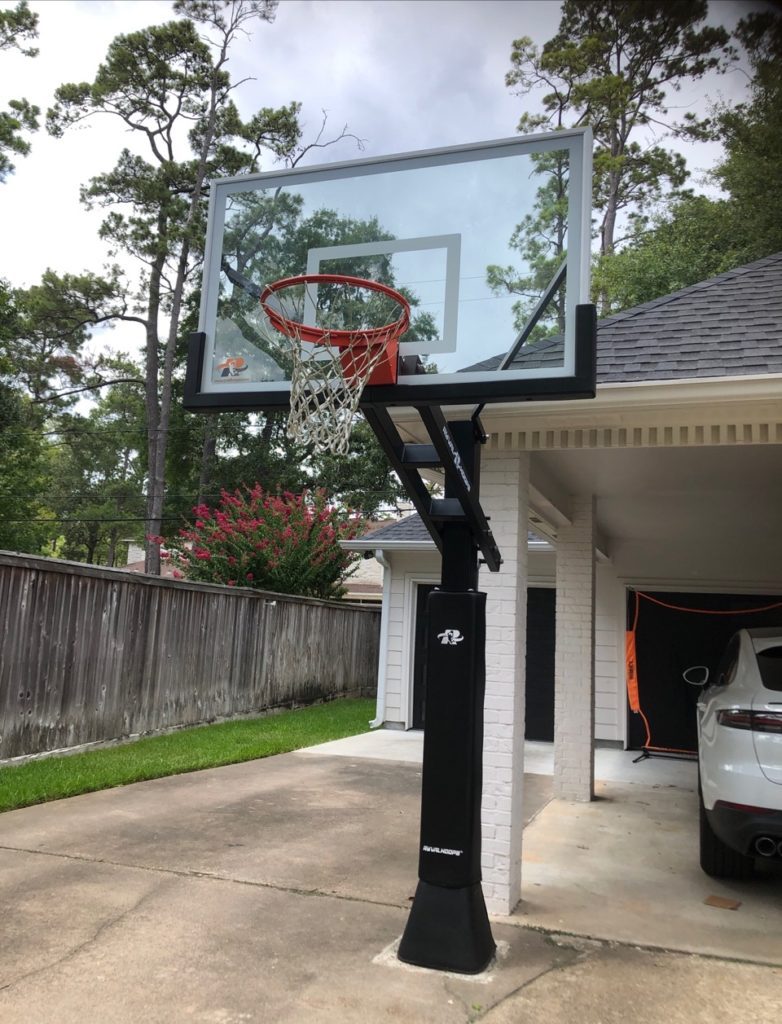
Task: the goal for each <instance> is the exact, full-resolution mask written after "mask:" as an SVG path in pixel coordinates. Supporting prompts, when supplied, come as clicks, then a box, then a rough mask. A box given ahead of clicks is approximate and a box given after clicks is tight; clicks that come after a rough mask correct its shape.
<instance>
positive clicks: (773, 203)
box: [715, 10, 782, 259]
mask: <svg viewBox="0 0 782 1024" xmlns="http://www.w3.org/2000/svg"><path fill="white" fill-rule="evenodd" d="M738 32H739V37H740V38H741V40H742V42H743V43H744V45H745V46H746V47H747V50H748V53H749V57H750V60H751V62H752V67H753V72H754V74H753V79H752V87H751V95H750V99H749V101H748V102H746V103H742V104H739V105H738V106H737V107H735V108H733V109H723V110H722V111H721V112H720V113H719V114H718V116H717V119H716V127H717V131H718V134H719V136H720V138H721V139H722V141H723V144H724V146H725V151H726V157H725V159H724V160H723V161H722V162H721V163H720V164H719V165H718V167H717V168H716V171H715V177H716V179H717V181H718V182H719V184H720V185H721V186H722V187H723V188H724V189H725V190H726V191H727V192H728V193H729V195H730V197H731V200H732V203H733V205H734V209H735V211H736V214H737V216H736V220H737V221H738V222H740V227H741V231H742V234H743V235H744V237H745V238H746V239H747V246H746V250H747V251H748V252H750V253H751V255H750V256H749V258H750V259H752V258H757V257H760V256H766V255H768V254H770V253H772V252H779V251H780V250H782V14H780V13H779V12H778V11H770V10H769V11H765V12H762V13H753V14H750V15H748V16H747V17H746V18H745V19H743V20H742V21H741V22H740V23H739V29H738Z"/></svg>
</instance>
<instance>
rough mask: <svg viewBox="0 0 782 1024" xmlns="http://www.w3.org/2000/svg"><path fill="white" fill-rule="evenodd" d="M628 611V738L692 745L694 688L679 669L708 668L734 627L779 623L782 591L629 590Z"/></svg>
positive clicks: (643, 744) (662, 748) (653, 748)
mask: <svg viewBox="0 0 782 1024" xmlns="http://www.w3.org/2000/svg"><path fill="white" fill-rule="evenodd" d="M627 617H628V630H629V631H631V632H634V634H635V675H636V680H637V702H636V701H635V699H634V696H633V695H632V690H633V686H632V679H629V682H630V684H631V685H630V687H629V692H630V694H631V697H630V701H629V712H628V713H629V726H628V737H629V746H630V747H631V749H634V750H641V749H648V750H649V752H650V753H655V752H658V753H665V752H686V751H691V752H693V753H694V752H695V751H696V748H697V732H696V723H695V704H696V701H697V698H698V693H699V690H698V689H697V688H696V687H694V686H690V685H688V684H687V683H686V682H685V681H684V679H683V678H682V673H683V672H684V670H685V669H687V668H690V667H691V666H693V665H708V667H709V669H710V671H711V672H712V673H713V672H714V669H715V668H716V666H717V662H718V661H719V659H720V657H721V655H722V653H723V651H724V649H725V645H726V643H727V642H728V640H729V639H730V637H731V635H732V634H733V633H735V631H736V630H737V629H741V628H743V627H753V626H777V625H782V597H778V596H776V597H770V596H768V595H767V594H763V595H748V594H681V593H668V592H660V591H640V590H639V591H632V590H631V591H629V592H628V601H627ZM633 627H635V628H634V629H633ZM630 675H632V671H631V672H630ZM635 703H637V706H638V708H639V710H638V711H637V712H636V711H634V710H633V704H635Z"/></svg>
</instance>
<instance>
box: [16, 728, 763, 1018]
mask: <svg viewBox="0 0 782 1024" xmlns="http://www.w3.org/2000/svg"><path fill="white" fill-rule="evenodd" d="M408 742H409V741H408ZM409 749H410V750H411V751H412V749H413V748H412V746H411V747H410V748H409ZM333 753H334V751H333V750H331V751H324V750H320V751H315V752H308V753H305V752H301V753H296V754H287V755H282V756H279V757H274V758H269V759H267V760H264V761H257V762H250V763H248V764H243V765H235V766H231V767H226V768H219V769H214V770H211V771H206V772H198V773H194V774H192V775H185V776H179V777H175V778H171V779H161V780H157V781H154V782H147V783H140V784H137V785H134V786H128V787H125V788H122V789H118V790H112V791H107V792H103V793H95V794H89V795H85V796H82V797H75V798H73V799H71V800H65V801H60V802H57V803H52V804H47V805H42V806H39V807H32V808H27V809H24V810H20V811H13V812H10V813H7V814H4V815H2V816H0V1020H2V1021H3V1022H4V1024H22V1022H25V1024H49V1022H53V1024H72V1022H77V1021H78V1022H80V1024H85V1022H87V1024H89V1022H92V1021H95V1022H100V1024H113V1022H118V1024H119V1022H121V1024H138V1022H140V1021H144V1022H150V1024H157V1022H160V1024H172V1022H179V1021H197V1022H215V1024H232V1022H239V1021H253V1022H254V1021H258V1022H264V1024H266V1022H276V1021H282V1022H288V1021H293V1022H298V1021H307V1022H319V1021H323V1022H331V1021H334V1022H337V1021H338V1022H341V1024H346V1022H354V1021H355V1022H359V1021H360V1022H367V1021H369V1022H373V1021H405V1022H418V1021H421V1022H430V1021H431V1022H440V1021H443V1022H463V1021H471V1020H477V1019H481V1020H485V1021H487V1022H488V1024H498V1022H504V1021H514V1022H516V1021H523V1020H531V1021H533V1020H534V1021H536V1020H552V1021H560V1020H561V1021H571V1020H573V1019H574V1017H576V1016H577V1017H578V1018H579V1024H592V1022H594V1024H597V1022H598V1021H600V1022H605V1024H610V1022H613V1021H616V1022H620V1021H621V1022H625V1021H626V1020H628V1018H630V1017H634V1016H637V1015H638V1014H639V1013H642V1014H643V1017H644V1019H645V1021H647V1022H652V1021H658V1020H659V1021H660V1022H663V1021H665V1022H672V1021H673V1022H675V1021H680V1020H681V1021H688V1022H692V1021H700V1020H703V1021H706V1020H708V1021H709V1022H710V1024H711V1022H713V1021H714V1020H728V1019H730V1020H731V1021H733V1022H740V1024H741V1022H744V1021H747V1024H749V1022H750V1021H752V1022H753V1024H758V1022H760V1024H763V1022H766V1021H768V1022H769V1024H770V1022H771V1021H772V1020H773V1021H775V1022H776V1020H777V1018H778V1007H779V1006H780V1005H782V971H781V970H780V968H779V965H782V948H780V931H781V930H782V929H780V917H782V915H780V902H779V897H780V893H779V881H778V880H773V879H772V880H768V881H764V882H762V883H761V885H760V886H759V888H758V890H757V892H759V893H761V896H760V897H759V898H758V896H757V893H755V894H753V892H752V891H751V890H748V889H747V890H746V891H745V889H744V888H742V890H741V892H740V893H739V896H740V897H742V899H741V906H740V907H739V908H738V909H737V910H734V911H728V910H724V909H718V908H716V907H712V906H707V905H705V904H702V889H703V888H704V887H703V885H701V888H699V889H697V892H695V891H694V890H693V893H692V895H691V897H690V902H691V903H696V902H697V903H698V907H699V908H700V907H701V906H702V907H703V910H700V909H699V910H698V914H702V915H704V917H703V922H704V931H703V933H702V934H704V935H705V934H706V933H707V931H711V933H715V932H720V931H723V930H724V929H725V927H726V923H731V927H733V924H732V922H735V921H742V922H744V923H743V925H742V929H739V931H743V933H744V934H743V938H741V942H740V941H739V931H734V932H732V933H731V934H733V935H734V938H727V939H725V941H724V943H723V945H722V946H721V947H720V950H716V951H715V950H714V949H711V950H710V952H712V954H713V955H712V956H711V957H709V958H703V957H700V956H694V955H692V954H690V953H682V952H678V950H680V949H682V948H683V947H684V948H687V949H690V948H693V943H696V944H697V942H696V940H697V935H696V934H695V933H694V932H692V931H691V930H690V931H687V932H686V933H685V931H684V930H682V929H680V928H679V926H678V921H679V920H680V919H685V918H687V917H688V914H689V911H688V910H687V909H686V908H685V909H682V906H681V897H680V895H679V894H680V891H681V888H680V887H677V888H675V890H672V891H675V894H676V900H678V903H677V902H676V900H674V901H673V902H670V903H669V904H668V910H667V911H666V912H665V913H666V914H668V915H669V916H670V922H669V927H668V930H667V932H666V931H663V930H662V928H661V926H660V925H659V923H658V925H657V926H656V927H657V928H658V931H657V932H656V933H655V935H652V937H651V938H650V939H649V941H648V942H646V943H644V942H640V941H639V940H638V939H637V938H633V935H635V932H634V931H632V929H631V928H630V927H629V926H628V928H627V929H626V931H625V933H623V934H620V932H621V928H620V926H619V925H617V924H616V923H615V922H616V921H618V920H622V919H623V914H624V915H625V916H627V914H629V915H630V919H632V920H633V921H634V922H635V923H634V924H633V926H632V927H633V928H634V927H636V925H638V924H639V922H641V921H647V922H648V921H649V920H652V919H654V918H653V916H650V913H649V907H650V906H651V905H654V904H657V903H659V902H661V901H662V902H665V900H666V899H667V896H666V887H665V886H661V884H660V879H661V877H666V876H665V870H666V869H664V868H661V867H660V868H659V870H658V871H657V872H656V873H651V874H649V875H648V876H647V878H646V882H645V883H644V882H639V883H633V884H635V885H637V886H639V887H640V888H639V891H642V892H645V897H644V898H645V902H646V906H645V907H640V906H639V907H636V908H635V910H633V908H632V907H631V906H630V903H631V902H632V899H631V897H630V896H629V895H628V892H629V890H627V889H625V888H622V886H624V885H625V884H629V883H624V882H622V886H619V885H617V886H615V887H614V888H613V889H612V887H611V884H610V880H611V878H614V879H620V878H621V876H620V874H619V873H618V871H617V870H616V867H615V865H616V863H617V861H616V858H614V860H611V857H610V856H609V853H610V851H611V850H612V849H613V847H614V846H615V839H616V836H617V835H618V833H620V832H621V831H622V830H624V831H625V832H626V833H627V834H628V836H629V837H630V838H632V837H633V836H635V837H636V844H635V845H639V844H640V845H648V844H649V835H650V831H649V828H648V822H647V823H646V824H643V822H642V816H643V814H644V813H645V812H644V810H643V802H644V800H646V799H647V797H648V795H649V794H646V795H644V793H643V792H642V791H643V790H644V789H646V790H648V791H649V793H650V794H652V796H651V799H652V803H651V804H650V807H651V811H650V813H651V815H652V817H653V820H655V821H656V822H657V825H656V826H655V830H653V832H652V834H653V835H656V834H657V831H658V830H662V832H665V830H666V829H669V828H670V827H679V825H680V824H681V821H680V818H679V816H678V815H679V813H680V812H679V811H676V812H675V813H674V811H673V808H674V806H679V805H678V804H676V801H673V802H672V801H671V800H670V799H668V797H669V796H670V794H665V793H664V792H663V794H662V797H661V799H660V800H659V801H658V802H656V803H655V802H654V792H655V791H654V788H653V787H651V786H646V787H644V786H637V787H636V788H635V789H634V790H633V791H632V794H631V795H632V797H633V800H635V804H637V806H636V807H635V809H634V810H632V812H631V811H630V810H628V809H627V808H628V807H630V806H635V805H633V801H632V800H631V801H630V803H628V801H627V799H626V796H627V795H626V794H622V793H621V792H620V788H621V786H622V785H627V784H623V783H619V782H616V781H614V782H607V783H605V785H606V786H607V787H608V789H607V790H606V791H605V792H604V794H603V795H604V796H605V797H606V798H607V799H605V800H601V801H598V802H596V803H595V804H592V805H589V806H585V807H578V806H576V805H561V804H558V803H557V802H548V801H549V795H550V779H549V778H548V776H547V775H545V774H530V775H528V776H525V782H526V793H527V797H528V800H527V810H528V817H532V816H533V815H535V814H536V816H535V817H534V820H533V821H532V823H531V824H530V825H529V826H528V828H527V830H526V833H525V864H524V879H525V901H524V903H523V904H522V906H521V907H520V909H519V911H518V912H517V913H516V914H515V915H514V916H513V917H511V918H502V919H497V920H495V921H494V922H493V930H494V934H495V938H496V939H497V940H498V943H499V946H500V956H499V958H498V961H497V963H496V964H495V965H494V966H493V967H492V968H491V969H490V970H489V971H488V972H487V973H486V975H483V976H479V977H478V978H464V977H455V976H449V975H443V974H439V973H436V972H429V971H422V970H418V969H415V968H409V967H405V966H402V965H400V964H399V963H398V961H396V959H395V957H394V955H393V944H394V942H395V941H396V940H397V939H398V937H399V935H400V934H401V932H402V929H403V927H404V922H405V917H406V913H407V908H408V907H409V898H410V896H411V895H412V893H413V891H414V889H415V882H416V846H417V830H418V791H419V786H420V767H419V765H418V764H417V762H416V759H415V757H413V756H411V757H410V758H409V759H408V760H406V761H405V760H387V759H382V758H381V759H378V758H373V757H367V756H366V751H363V752H362V753H363V754H364V755H365V756H361V757H357V756H355V754H354V753H353V752H352V751H351V750H350V748H343V756H332V755H333ZM611 787H613V789H611ZM609 790H610V791H609ZM681 792H682V793H686V792H687V791H686V789H684V790H682V791H681ZM675 796H676V797H677V799H678V798H679V797H678V794H675ZM682 799H685V800H686V799H687V798H686V797H683V798H682ZM681 807H682V808H683V807H684V804H681ZM617 808H618V809H619V811H620V813H619V816H618V817H617V815H616V814H615V813H614V811H615V810H616V809H617ZM602 811H608V812H609V813H608V817H599V815H600V813H601V812H602ZM593 812H594V813H595V814H597V815H598V817H596V818H590V817H589V816H590V814H592V813H593ZM681 813H685V812H684V811H683V810H682V811H681ZM627 815H630V817H627ZM658 818H659V820H658ZM639 823H640V824H641V825H642V827H641V830H640V831H636V825H639ZM582 835H588V836H589V839H590V842H591V844H592V845H591V846H590V847H589V849H581V847H582V846H586V845H588V844H587V843H581V842H579V841H578V840H580V838H581V837H582ZM598 839H599V842H598V841H597V840H598ZM631 845H633V844H631ZM663 845H664V846H665V848H667V847H668V845H669V844H667V843H665V844H663ZM633 848H635V846H633ZM618 856H619V858H620V859H627V847H622V849H621V851H620V853H619V854H618ZM606 857H608V859H609V863H610V864H613V865H614V868H613V869H612V868H611V867H609V866H606V865H604V863H603V862H604V860H605V858H606ZM642 863H645V862H642ZM625 867H626V874H632V872H631V871H630V865H629V861H628V863H627V864H626V865H625ZM658 867H659V866H658ZM660 872H662V875H661V873H660ZM669 873H670V872H669ZM640 874H643V871H642V872H640ZM688 877H689V876H688ZM595 879H598V880H599V884H598V883H597V882H596V881H595ZM699 881H700V880H699ZM669 882H671V884H673V883H672V881H671V879H669ZM692 884H693V883H692V881H689V882H687V883H685V888H692ZM677 886H678V882H677ZM705 889H706V890H708V892H711V891H712V889H713V885H712V883H710V882H708V880H707V881H706V884H705ZM620 893H621V896H620ZM528 894H529V895H528ZM619 904H623V905H624V907H622V906H620V905H619ZM759 908H760V909H759ZM762 908H765V910H763V909H762ZM761 911H762V912H761ZM633 914H634V915H635V917H634V918H633ZM764 914H765V916H764ZM657 916H658V917H661V918H662V917H663V916H665V915H664V914H658V915H657ZM696 917H697V915H696ZM612 920H613V921H614V924H611V921H612ZM606 922H607V923H606ZM695 923H696V924H698V922H697V921H696V922H695ZM530 925H533V926H534V927H530ZM691 926H692V922H691V921H690V923H689V924H688V928H690V929H691ZM728 930H729V931H730V929H728ZM569 933H572V934H569ZM579 933H580V934H579ZM650 934H651V933H650ZM679 934H682V935H684V936H685V938H686V939H687V941H686V942H684V943H679V942H678V941H677V936H678V935H679ZM698 934H700V933H698ZM623 936H624V937H623ZM655 936H656V937H655ZM734 940H735V941H734ZM764 942H765V950H764V947H763V943H764ZM741 943H744V945H743V946H742V945H741ZM655 946H656V947H658V948H653V947H655ZM748 950H754V952H748ZM749 959H754V960H755V961H756V962H754V963H748V962H746V961H747V960H749ZM576 1007H577V1010H576Z"/></svg>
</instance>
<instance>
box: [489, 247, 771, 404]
mask: <svg viewBox="0 0 782 1024" xmlns="http://www.w3.org/2000/svg"><path fill="white" fill-rule="evenodd" d="M501 358H502V356H501V355H497V356H495V357H493V358H491V359H487V360H484V362H482V363H478V364H475V365H474V366H471V367H469V369H471V370H472V369H486V370H490V369H493V368H494V367H496V366H497V364H498V363H499V361H500V359H501ZM561 361H562V339H561V337H556V338H551V339H547V340H546V341H544V342H542V343H539V344H537V345H532V346H529V347H527V348H524V349H522V350H521V352H520V353H519V355H518V356H517V358H516V360H515V361H514V363H513V365H514V366H518V365H524V366H530V367H535V366H551V365H560V364H561ZM776 373H782V253H776V254H775V255H773V256H767V257H765V258H764V259H762V260H757V261H756V262H754V263H749V264H747V265H746V266H743V267H736V268H735V269H734V270H729V271H727V272H726V273H724V274H720V275H719V276H718V277H712V278H710V279H709V280H708V281H701V282H699V283H698V284H694V285H691V286H690V287H689V288H682V289H681V291H678V292H673V293H672V294H670V295H664V296H663V297H662V298H659V299H654V300H652V301H651V302H645V303H644V304H643V305H641V306H634V307H633V308H632V309H626V310H625V311H624V312H622V313H617V314H616V316H610V317H607V318H606V319H605V320H600V321H599V323H598V325H597V380H598V383H600V384H610V383H629V382H632V381H652V380H656V381H659V380H689V379H692V378H698V377H732V376H743V375H748V374H776Z"/></svg>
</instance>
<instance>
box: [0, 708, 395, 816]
mask: <svg viewBox="0 0 782 1024" xmlns="http://www.w3.org/2000/svg"><path fill="white" fill-rule="evenodd" d="M374 712H375V702H374V701H373V700H334V701H330V702H329V703H328V704H316V705H313V706H312V707H308V708H300V709H298V710H296V711H282V712H280V713H279V714H273V715H267V716H266V717H264V718H245V719H242V720H240V721H234V722H221V723H220V724H219V725H201V726H197V727H196V728H193V729H182V730H180V731H179V732H173V733H170V734H169V735H167V736H151V737H148V738H147V739H141V740H133V741H132V742H129V743H123V744H122V745H121V746H117V747H109V748H106V749H103V750H91V751H89V752H87V753H83V754H65V755H60V756H57V757H47V758H42V759H41V760H39V761H28V762H27V763H26V764H21V765H14V766H12V767H5V768H0V811H10V810H13V809H14V808H15V807H28V806H29V805H30V804H39V803H43V802H44V801H46V800H59V799H60V798H61V797H64V796H76V795H77V794H78V793H91V792H94V791H95V790H97V789H111V788H112V787H113V786H125V785H127V784H128V783H129V782H141V781H142V780H143V779H159V778H162V777H163V776H164V775H179V774H181V773H182V772H194V771H198V770H199V769H201V768H217V767H218V766H219V765H223V764H236V763H237V762H239V761H251V760H253V759H254V758H257V757H269V755H270V754H284V753H285V752H286V751H289V750H298V749H300V748H301V747H311V746H313V745H314V744H316V743H325V741H326V740H336V739H340V738H342V737H343V736H356V735H358V733H362V732H368V731H369V721H370V719H371V718H373V717H374Z"/></svg>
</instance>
